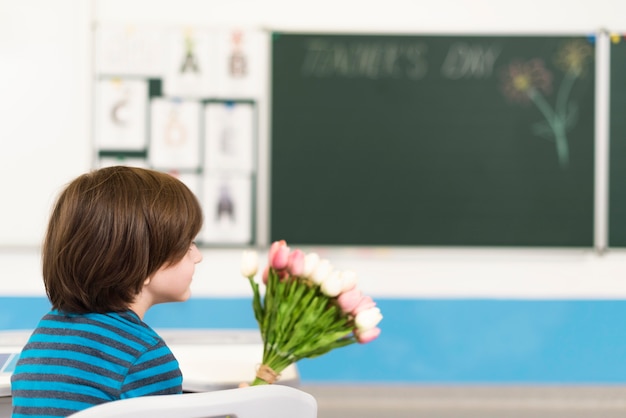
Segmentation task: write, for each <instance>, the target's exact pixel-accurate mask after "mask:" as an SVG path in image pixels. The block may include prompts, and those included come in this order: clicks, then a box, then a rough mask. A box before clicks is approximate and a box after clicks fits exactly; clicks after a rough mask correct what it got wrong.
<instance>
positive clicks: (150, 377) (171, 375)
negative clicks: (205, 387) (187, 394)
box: [11, 311, 182, 418]
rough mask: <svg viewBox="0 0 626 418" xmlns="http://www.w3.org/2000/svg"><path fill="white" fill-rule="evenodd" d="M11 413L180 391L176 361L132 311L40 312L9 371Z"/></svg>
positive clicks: (55, 413) (42, 413)
mask: <svg viewBox="0 0 626 418" xmlns="http://www.w3.org/2000/svg"><path fill="white" fill-rule="evenodd" d="M11 392H12V396H13V418H20V417H31V418H32V417H40V418H43V417H66V416H68V415H70V414H72V413H74V412H77V411H80V410H83V409H86V408H89V407H91V406H94V405H97V404H101V403H104V402H108V401H113V400H117V399H124V398H134V397H138V396H145V395H164V394H175V393H182V374H181V371H180V367H179V365H178V361H176V358H175V357H174V355H173V354H172V352H171V350H170V349H169V348H168V347H167V345H166V344H165V342H164V341H163V339H162V338H161V337H159V335H158V334H157V333H156V332H155V331H154V330H152V328H150V327H149V326H148V325H146V324H145V323H144V322H142V321H141V319H139V317H138V316H137V315H136V314H135V313H134V312H132V311H127V312H121V313H106V314H99V313H89V314H62V313H60V312H58V311H51V312H49V313H48V314H47V315H45V316H44V317H43V318H42V319H41V322H40V323H39V325H38V326H37V328H36V329H35V331H34V332H33V334H32V335H31V337H30V339H29V340H28V343H27V344H26V346H25V347H24V349H23V350H22V353H21V354H20V358H19V360H18V362H17V366H16V368H15V371H14V373H13V375H12V377H11Z"/></svg>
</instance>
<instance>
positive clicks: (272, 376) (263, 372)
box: [256, 364, 280, 385]
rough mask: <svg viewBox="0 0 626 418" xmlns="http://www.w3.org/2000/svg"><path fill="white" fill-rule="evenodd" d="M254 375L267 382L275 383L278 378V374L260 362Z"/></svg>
mask: <svg viewBox="0 0 626 418" xmlns="http://www.w3.org/2000/svg"><path fill="white" fill-rule="evenodd" d="M256 377H258V378H259V379H262V380H264V381H266V382H267V383H269V384H270V385H271V384H272V383H275V382H276V381H277V380H278V379H279V378H280V374H278V373H276V372H275V371H274V370H272V368H271V367H270V366H268V365H266V364H261V365H260V366H259V369H258V370H257V371H256Z"/></svg>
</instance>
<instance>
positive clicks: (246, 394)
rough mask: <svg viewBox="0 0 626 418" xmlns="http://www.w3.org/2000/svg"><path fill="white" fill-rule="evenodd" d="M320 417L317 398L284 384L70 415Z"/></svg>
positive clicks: (138, 401) (130, 402) (143, 400)
mask: <svg viewBox="0 0 626 418" xmlns="http://www.w3.org/2000/svg"><path fill="white" fill-rule="evenodd" d="M105 417H106V418H137V417H151V418H317V401H316V400H315V398H314V397H313V396H311V395H310V394H308V393H306V392H303V391H301V390H299V389H296V388H293V387H290V386H285V385H264V386H250V387H244V388H239V389H228V390H220V391H215V392H203V393H185V394H182V395H162V396H144V397H139V398H132V399H122V400H119V401H112V402H107V403H104V404H101V405H97V406H93V407H91V408H88V409H85V410H83V411H80V412H77V413H75V414H72V415H70V417H69V418H105Z"/></svg>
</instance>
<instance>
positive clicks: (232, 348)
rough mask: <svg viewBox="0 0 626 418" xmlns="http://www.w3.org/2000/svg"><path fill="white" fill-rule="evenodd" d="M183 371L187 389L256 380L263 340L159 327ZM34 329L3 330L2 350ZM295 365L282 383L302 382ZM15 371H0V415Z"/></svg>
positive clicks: (245, 333) (18, 345)
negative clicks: (11, 372) (12, 373)
mask: <svg viewBox="0 0 626 418" xmlns="http://www.w3.org/2000/svg"><path fill="white" fill-rule="evenodd" d="M156 331H157V332H158V333H159V335H160V336H161V337H163V339H164V340H165V342H166V343H167V345H168V346H169V347H170V349H171V350H172V352H173V353H174V356H176V359H177V360H178V363H179V364H180V369H181V371H182V373H183V391H185V392H208V391H212V390H221V389H231V388H235V387H237V386H238V385H239V384H240V383H242V382H252V380H253V379H254V376H255V371H256V367H257V366H258V365H259V364H260V362H261V360H262V358H263V341H262V340H261V336H260V335H259V332H258V331H257V330H249V329H228V330H221V329H220V330H217V329H185V330H175V329H160V330H159V329H157V330H156ZM29 336H30V331H0V353H19V352H20V351H21V350H22V347H23V346H24V345H25V344H26V342H27V341H28V337H29ZM299 382H300V378H299V375H298V371H297V368H296V366H295V365H291V366H289V367H288V368H287V369H285V370H284V371H283V373H282V375H281V379H280V381H279V383H280V384H285V385H289V386H297V385H299ZM10 396H11V374H10V373H0V418H3V417H10V416H11V402H10V399H11V398H10Z"/></svg>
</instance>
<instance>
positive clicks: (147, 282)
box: [143, 277, 152, 286]
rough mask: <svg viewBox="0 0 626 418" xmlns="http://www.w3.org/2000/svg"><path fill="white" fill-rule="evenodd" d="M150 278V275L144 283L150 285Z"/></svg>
mask: <svg viewBox="0 0 626 418" xmlns="http://www.w3.org/2000/svg"><path fill="white" fill-rule="evenodd" d="M150 280H152V278H150V277H148V278H147V279H146V280H144V281H143V285H144V286H148V285H149V284H150Z"/></svg>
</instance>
